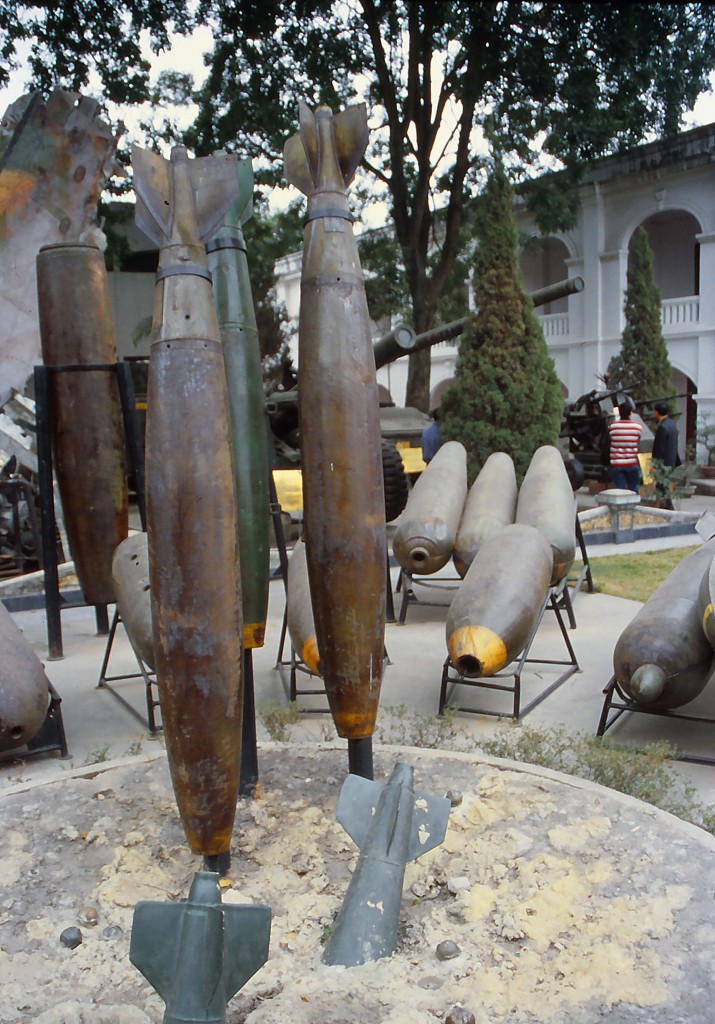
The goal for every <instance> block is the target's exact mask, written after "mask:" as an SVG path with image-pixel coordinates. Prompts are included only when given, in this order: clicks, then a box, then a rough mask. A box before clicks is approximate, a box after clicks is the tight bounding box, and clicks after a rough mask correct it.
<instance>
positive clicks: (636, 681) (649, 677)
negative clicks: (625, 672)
mask: <svg viewBox="0 0 715 1024" xmlns="http://www.w3.org/2000/svg"><path fill="white" fill-rule="evenodd" d="M666 678H667V677H666V674H665V672H664V671H663V669H662V668H659V666H658V665H641V666H640V667H639V668H637V669H636V670H635V672H634V673H633V675H632V676H631V690H632V691H633V696H634V697H635V698H636V700H638V701H641V702H642V703H650V702H651V701H654V700H657V699H658V697H660V695H661V694H662V692H663V690H664V689H665V683H666Z"/></svg>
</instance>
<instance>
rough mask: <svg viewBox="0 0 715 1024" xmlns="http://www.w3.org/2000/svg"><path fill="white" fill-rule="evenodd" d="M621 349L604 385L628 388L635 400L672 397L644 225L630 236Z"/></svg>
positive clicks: (656, 288)
mask: <svg viewBox="0 0 715 1024" xmlns="http://www.w3.org/2000/svg"><path fill="white" fill-rule="evenodd" d="M624 312H625V316H626V326H625V330H624V331H623V337H622V339H621V351H620V352H619V354H618V355H615V356H613V358H612V359H611V361H610V363H609V364H608V371H607V373H608V385H609V387H611V388H617V387H628V388H630V389H631V393H632V395H633V397H634V399H635V400H636V401H642V400H645V399H656V398H662V399H665V400H668V399H672V398H673V397H674V395H675V391H674V388H673V368H672V366H671V365H670V360H669V359H668V349H667V347H666V344H665V339H664V338H663V329H662V327H661V294H660V288H659V287H658V285H657V284H656V283H655V279H654V277H653V252H652V250H651V247H650V243H649V242H648V235H647V233H646V231H645V228H642V227H640V228H638V229H637V230H636V231H635V232H634V234H633V238H632V239H631V244H630V251H629V254H628V277H627V286H626V300H625V306H624Z"/></svg>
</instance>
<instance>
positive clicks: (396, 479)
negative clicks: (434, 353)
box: [266, 277, 583, 522]
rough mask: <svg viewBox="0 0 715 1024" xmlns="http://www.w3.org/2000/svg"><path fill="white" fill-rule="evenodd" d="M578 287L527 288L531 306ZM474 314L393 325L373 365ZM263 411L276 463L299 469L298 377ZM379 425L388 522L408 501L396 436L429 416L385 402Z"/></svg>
mask: <svg viewBox="0 0 715 1024" xmlns="http://www.w3.org/2000/svg"><path fill="white" fill-rule="evenodd" d="M580 291H583V278H580V277H570V278H566V279H565V280H564V281H558V282H557V283H556V284H552V285H548V286H547V287H546V288H540V289H538V290H537V291H534V292H530V293H529V294H530V297H531V300H532V302H533V304H534V306H536V307H538V306H544V305H546V303H547V302H553V301H555V300H556V299H559V298H562V297H564V296H566V295H572V294H574V293H575V292H580ZM475 316H476V314H470V315H469V316H465V317H462V318H461V319H459V320H451V321H450V322H449V323H446V324H440V325H439V326H438V327H433V328H432V329H431V330H429V331H425V332H424V333H423V334H416V333H415V331H414V329H413V328H412V327H410V326H409V325H408V324H404V323H403V324H398V325H397V326H395V327H393V328H392V330H390V331H388V333H387V334H385V335H383V336H382V337H381V338H379V339H378V340H377V341H376V342H374V344H373V352H374V354H375V366H376V369H378V370H379V369H381V368H382V367H383V366H387V364H388V363H392V362H394V361H395V360H396V359H400V358H402V357H403V356H409V355H411V354H412V353H413V352H420V351H422V350H423V349H427V348H432V347H433V346H435V345H439V344H440V342H443V341H450V340H452V339H454V338H458V337H459V335H460V334H462V333H463V331H465V330H466V328H467V327H468V326H469V324H471V323H473V322H474V320H475ZM266 412H267V414H268V422H269V426H270V433H271V439H272V442H273V447H274V453H275V466H276V467H277V468H279V469H299V468H300V465H301V461H300V431H299V424H298V381H297V380H296V383H295V384H293V386H292V387H289V388H287V389H285V390H280V389H279V390H276V391H273V392H272V393H271V394H270V395H269V396H268V398H267V401H266ZM380 423H381V428H382V464H383V479H384V485H385V513H386V517H387V521H388V522H391V521H392V520H393V519H396V518H397V516H398V515H399V514H400V513H401V512H402V510H403V509H404V507H405V504H406V502H407V494H408V485H407V477H406V474H405V469H404V466H403V463H402V459H401V457H400V454H399V451H398V450H397V448H396V447H395V444H394V440H393V439H394V438H395V437H396V436H401V437H406V436H409V437H410V438H413V439H415V440H416V441H419V438H420V436H421V433H422V430H423V429H424V427H425V426H427V424H428V423H429V418H428V417H427V416H426V415H425V414H424V413H422V412H420V410H419V409H413V408H411V407H406V408H401V409H395V408H394V407H389V406H384V407H381V409H380Z"/></svg>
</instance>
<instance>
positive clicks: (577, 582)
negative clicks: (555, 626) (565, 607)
mask: <svg viewBox="0 0 715 1024" xmlns="http://www.w3.org/2000/svg"><path fill="white" fill-rule="evenodd" d="M576 540H577V542H578V546H579V550H580V551H581V561H582V562H583V565H582V566H581V572H580V573H579V574H578V576H569V583H570V584H571V585H572V587H573V596H572V597H571V603H572V604H573V603H574V601H575V600H576V598H577V597H578V595H579V593H580V592H581V587H582V585H583V581H584V580H586V587H587V589H588V592H589V594H593V592H594V589H595V588H594V586H593V576H592V575H591V563H590V561H589V558H588V551H587V550H586V541H585V540H584V536H583V530H582V529H581V521H580V520H579V518H578V513H577V515H576Z"/></svg>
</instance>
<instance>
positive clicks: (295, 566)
mask: <svg viewBox="0 0 715 1024" xmlns="http://www.w3.org/2000/svg"><path fill="white" fill-rule="evenodd" d="M286 608H287V610H288V633H289V635H290V641H291V643H292V644H293V650H294V651H296V653H297V654H298V656H299V658H301V660H302V661H303V662H304V663H305V665H306V666H307V667H308V668H309V669H310V671H311V672H313V673H314V674H315V675H316V676H319V675H320V653H319V651H318V638H317V637H316V635H315V619H314V618H313V606H312V604H311V602H310V584H309V582H308V558H307V555H306V551H305V542H304V541H303V538H302V537H300V538H299V539H298V540H297V541H296V542H295V547H294V548H293V550H292V552H291V556H290V561H289V562H288V590H287V594H286Z"/></svg>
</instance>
